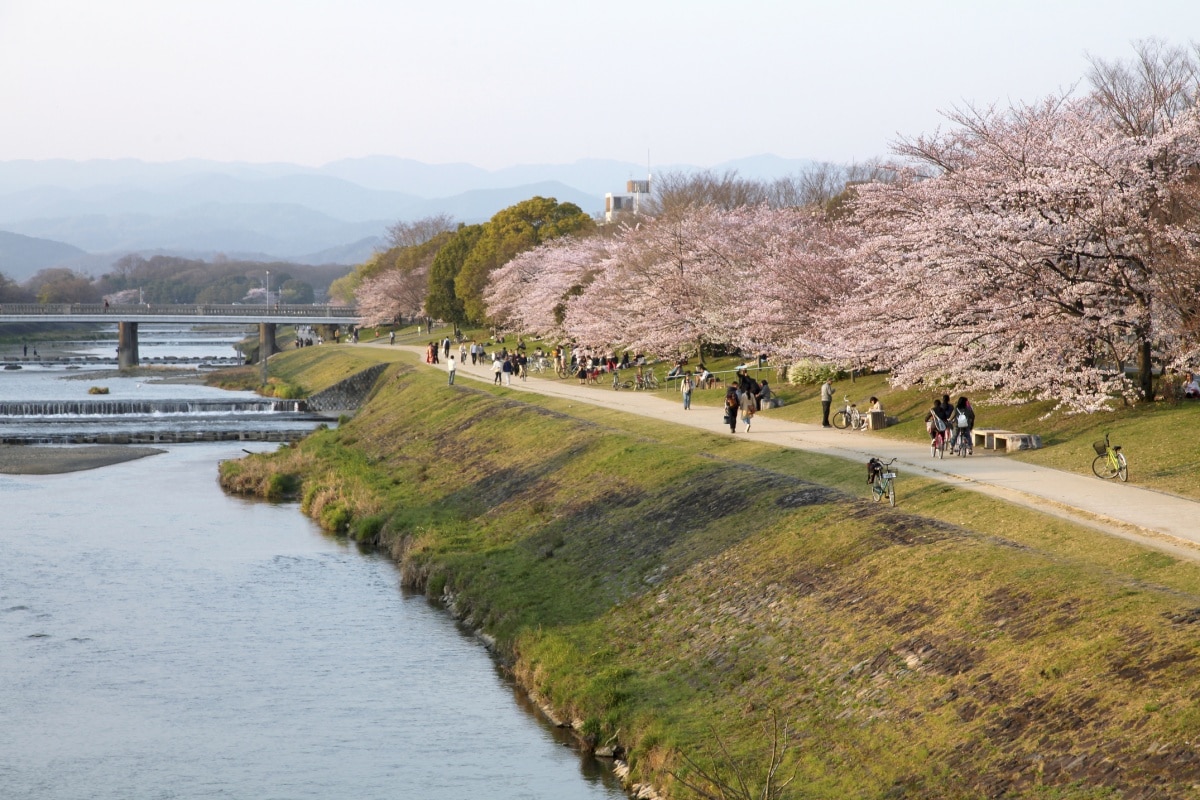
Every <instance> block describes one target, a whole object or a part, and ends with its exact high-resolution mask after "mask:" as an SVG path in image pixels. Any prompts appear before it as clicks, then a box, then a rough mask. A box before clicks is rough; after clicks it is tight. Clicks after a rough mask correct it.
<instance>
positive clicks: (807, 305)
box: [486, 206, 854, 357]
mask: <svg viewBox="0 0 1200 800" xmlns="http://www.w3.org/2000/svg"><path fill="white" fill-rule="evenodd" d="M853 233H854V232H853V230H852V229H849V228H846V227H845V226H839V225H836V224H831V223H829V222H828V221H827V220H825V219H824V218H823V217H822V215H820V214H819V213H816V212H813V211H810V210H806V209H794V208H782V209H772V208H769V207H767V206H754V207H739V208H734V209H731V210H724V209H719V208H716V207H714V206H696V207H689V208H687V209H685V210H684V211H682V212H681V213H679V214H677V215H674V216H671V217H663V218H660V219H654V220H647V221H646V222H645V223H644V224H641V225H638V226H637V227H624V228H622V229H620V230H619V231H617V232H616V233H615V234H613V235H611V236H609V237H605V238H597V237H592V238H590V239H585V240H582V241H573V240H562V241H558V242H551V243H548V244H545V245H542V246H541V247H539V248H537V249H536V250H533V251H530V252H529V253H527V254H525V255H524V256H523V257H521V258H519V259H515V260H514V261H513V262H512V263H511V264H510V265H509V266H507V267H506V268H502V269H500V270H497V271H496V273H495V274H494V276H493V286H492V288H491V290H490V291H489V293H488V294H487V295H486V297H487V301H488V303H489V308H490V309H493V310H490V312H489V313H491V314H492V316H493V317H497V318H500V319H504V320H507V321H508V324H509V325H511V326H513V327H516V329H517V330H518V331H521V332H524V333H531V334H536V335H539V336H545V337H560V338H566V339H570V340H573V341H576V342H579V343H580V344H582V345H584V346H587V347H593V348H604V349H607V348H610V347H614V346H616V347H623V348H626V349H631V350H635V351H647V352H650V353H654V354H658V355H662V356H677V355H679V354H696V353H698V352H701V351H702V350H703V349H704V348H706V347H709V348H710V349H711V348H712V347H714V346H733V347H734V348H738V349H741V350H743V351H745V352H751V353H758V352H764V351H765V352H770V353H772V354H774V355H778V356H784V357H786V356H803V355H808V354H810V353H811V352H812V350H813V347H814V344H813V338H812V334H813V331H814V330H815V329H816V328H818V327H819V324H820V319H821V317H823V316H824V314H825V313H826V308H827V306H828V303H829V301H830V298H831V297H832V295H833V294H834V293H835V292H836V291H837V290H838V288H839V286H840V285H841V284H842V283H843V278H842V275H843V272H844V271H845V269H846V255H845V254H846V252H847V251H848V250H849V249H850V248H851V246H852V237H853ZM501 309H503V310H501Z"/></svg>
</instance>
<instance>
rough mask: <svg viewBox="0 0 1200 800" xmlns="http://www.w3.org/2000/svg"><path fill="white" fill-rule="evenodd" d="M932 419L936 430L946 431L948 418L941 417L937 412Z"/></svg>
mask: <svg viewBox="0 0 1200 800" xmlns="http://www.w3.org/2000/svg"><path fill="white" fill-rule="evenodd" d="M931 421H932V422H933V428H934V430H936V431H938V432H943V433H944V432H945V430H946V420H944V419H942V418H941V417H939V416H938V415H937V414H934V415H933V417H932V419H931Z"/></svg>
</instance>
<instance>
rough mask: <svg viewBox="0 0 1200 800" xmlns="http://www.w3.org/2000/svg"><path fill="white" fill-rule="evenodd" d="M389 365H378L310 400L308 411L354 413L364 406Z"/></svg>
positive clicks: (317, 394)
mask: <svg viewBox="0 0 1200 800" xmlns="http://www.w3.org/2000/svg"><path fill="white" fill-rule="evenodd" d="M387 368H388V365H387V364H376V365H375V366H373V367H368V368H367V369H364V370H363V371H362V372H359V373H356V374H354V375H351V376H350V377H349V378H346V379H345V380H344V381H339V382H338V383H335V384H334V385H333V386H330V387H329V388H328V389H325V390H324V391H321V392H317V393H316V394H314V395H313V396H311V397H309V398H308V410H309V411H310V412H316V413H322V412H324V413H330V412H339V411H353V410H356V409H357V408H358V407H359V406H361V405H362V404H363V402H364V401H366V399H367V395H369V394H370V393H371V389H373V388H374V387H375V382H376V381H377V380H379V376H380V375H382V374H383V371H384V370H386V369H387Z"/></svg>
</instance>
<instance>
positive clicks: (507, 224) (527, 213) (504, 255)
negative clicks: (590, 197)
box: [430, 197, 595, 322]
mask: <svg viewBox="0 0 1200 800" xmlns="http://www.w3.org/2000/svg"><path fill="white" fill-rule="evenodd" d="M594 225H595V223H594V222H593V221H592V218H591V217H589V216H588V215H587V214H585V213H584V212H583V211H582V210H581V209H580V208H579V206H577V205H575V204H574V203H559V202H558V201H557V200H555V199H554V198H553V197H531V198H530V199H528V200H524V201H522V202H520V203H517V204H516V205H513V206H509V207H508V208H506V209H503V210H502V211H498V212H496V215H495V216H493V217H492V218H491V219H490V220H488V221H487V222H485V223H484V224H483V226H482V231H481V233H480V236H479V240H478V241H477V242H476V243H475V245H474V246H473V247H472V248H471V251H470V253H468V254H467V256H466V257H465V258H464V259H463V261H462V266H461V268H460V269H459V270H458V271H457V274H456V276H455V278H454V288H453V292H454V295H455V297H456V298H457V300H458V302H459V303H461V304H462V314H463V315H464V316H465V318H466V319H468V320H471V321H474V322H485V321H486V320H487V316H488V314H487V306H486V304H485V303H484V301H483V291H484V289H485V288H486V287H487V283H488V277H489V276H490V275H491V274H492V270H494V269H496V268H497V267H499V266H501V265H503V264H505V263H507V262H508V261H509V259H511V258H512V257H513V256H515V255H517V254H518V253H521V252H524V251H525V250H529V249H532V248H534V247H537V246H538V245H539V244H541V243H542V242H547V241H549V240H551V239H554V238H557V237H559V236H563V235H565V234H568V233H578V232H583V231H589V230H591V229H592V227H593V226H594ZM435 263H436V262H435ZM430 283H431V288H432V275H431V281H430ZM431 313H432V312H431ZM434 316H437V315H434ZM443 319H444V317H443Z"/></svg>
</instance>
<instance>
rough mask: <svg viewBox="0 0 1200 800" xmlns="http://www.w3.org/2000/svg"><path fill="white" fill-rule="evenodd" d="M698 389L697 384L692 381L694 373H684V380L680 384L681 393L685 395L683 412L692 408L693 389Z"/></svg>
mask: <svg viewBox="0 0 1200 800" xmlns="http://www.w3.org/2000/svg"><path fill="white" fill-rule="evenodd" d="M695 388H696V382H695V381H693V380H692V373H691V372H690V371H689V372H685V373H683V380H681V381H680V382H679V392H680V394H682V395H683V410H684V411H687V410H688V409H690V408H691V407H692V389H695Z"/></svg>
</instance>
